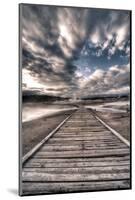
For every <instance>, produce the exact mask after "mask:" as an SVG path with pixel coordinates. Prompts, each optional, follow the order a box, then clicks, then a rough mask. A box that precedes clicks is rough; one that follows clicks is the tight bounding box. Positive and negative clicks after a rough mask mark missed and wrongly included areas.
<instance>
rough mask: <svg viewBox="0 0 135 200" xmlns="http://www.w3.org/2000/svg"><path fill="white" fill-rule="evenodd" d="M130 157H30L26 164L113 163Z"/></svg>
mask: <svg viewBox="0 0 135 200" xmlns="http://www.w3.org/2000/svg"><path fill="white" fill-rule="evenodd" d="M129 159H130V156H129V155H125V156H119V157H111V156H110V157H109V156H108V157H105V158H104V160H103V159H102V158H100V157H99V158H71V159H68V158H45V159H40V158H35V156H33V157H32V159H30V160H29V161H28V162H31V163H33V162H42V163H43V162H44V163H71V162H82V163H83V162H89V163H91V162H105V161H107V162H114V161H118V162H120V161H129Z"/></svg>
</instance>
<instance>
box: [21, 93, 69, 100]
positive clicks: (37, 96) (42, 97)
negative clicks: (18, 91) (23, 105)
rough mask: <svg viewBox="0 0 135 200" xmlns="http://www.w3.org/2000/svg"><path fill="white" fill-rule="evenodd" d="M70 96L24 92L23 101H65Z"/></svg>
mask: <svg viewBox="0 0 135 200" xmlns="http://www.w3.org/2000/svg"><path fill="white" fill-rule="evenodd" d="M68 99H69V98H63V97H58V96H51V95H43V94H41V95H40V94H36V93H35V91H34V93H32V92H31V93H27V92H23V95H22V101H23V102H43V101H47V102H48V101H63V100H68Z"/></svg>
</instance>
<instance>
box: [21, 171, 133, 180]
mask: <svg viewBox="0 0 135 200" xmlns="http://www.w3.org/2000/svg"><path fill="white" fill-rule="evenodd" d="M129 178H130V174H129V173H126V172H124V173H119V174H118V173H111V174H110V173H100V174H89V173H82V174H80V173H76V174H74V173H68V176H67V174H66V173H60V174H55V173H54V174H53V173H44V172H22V180H23V181H40V182H42V181H50V182H51V181H60V182H61V181H73V182H74V181H84V180H85V181H97V180H100V181H101V180H119V179H129Z"/></svg>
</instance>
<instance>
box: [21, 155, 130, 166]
mask: <svg viewBox="0 0 135 200" xmlns="http://www.w3.org/2000/svg"><path fill="white" fill-rule="evenodd" d="M35 158H36V156H35ZM44 160H45V159H44ZM129 164H130V161H129V160H121V161H119V160H112V161H104V162H103V160H102V161H99V162H91V163H90V162H65V163H64V162H61V163H58V162H57V163H53V162H50V163H49V162H48V163H47V162H45V161H42V162H38V161H37V162H31V161H29V162H27V163H26V164H25V166H24V167H25V168H28V167H29V168H38V167H39V168H52V167H55V168H56V167H57V168H64V167H65V168H75V167H78V168H79V167H81V168H82V167H101V166H103V167H105V166H115V165H117V166H118V165H119V166H122V165H123V166H125V165H129Z"/></svg>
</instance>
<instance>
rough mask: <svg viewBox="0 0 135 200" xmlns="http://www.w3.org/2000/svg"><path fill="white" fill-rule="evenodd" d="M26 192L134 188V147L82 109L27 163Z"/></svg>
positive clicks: (23, 178) (24, 167)
mask: <svg viewBox="0 0 135 200" xmlns="http://www.w3.org/2000/svg"><path fill="white" fill-rule="evenodd" d="M22 181H23V183H22V193H23V194H24V195H26V194H42V193H44V194H45V193H63V192H77V191H79V192H80V191H96V190H109V189H119V188H122V189H124V188H130V149H129V146H128V145H127V144H125V143H124V142H123V141H122V140H120V139H119V138H118V137H117V136H116V135H114V134H113V133H112V132H111V131H110V130H109V129H108V128H106V127H105V126H104V125H103V124H102V123H101V122H100V121H99V120H98V119H97V118H95V116H94V115H93V114H92V113H91V112H90V111H88V110H87V109H84V108H81V109H78V110H77V111H76V112H74V113H73V114H72V116H71V117H70V118H69V119H67V121H66V122H65V123H64V124H63V125H62V126H61V127H60V128H59V129H58V130H57V131H56V132H55V133H54V134H53V135H52V136H51V137H50V138H49V140H48V141H46V142H45V143H44V144H42V146H41V147H40V148H39V149H38V150H37V151H36V152H35V153H34V154H33V155H31V157H30V158H29V159H28V160H27V161H26V162H25V163H24V164H23V171H22Z"/></svg>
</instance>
